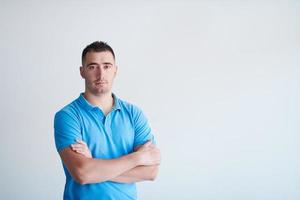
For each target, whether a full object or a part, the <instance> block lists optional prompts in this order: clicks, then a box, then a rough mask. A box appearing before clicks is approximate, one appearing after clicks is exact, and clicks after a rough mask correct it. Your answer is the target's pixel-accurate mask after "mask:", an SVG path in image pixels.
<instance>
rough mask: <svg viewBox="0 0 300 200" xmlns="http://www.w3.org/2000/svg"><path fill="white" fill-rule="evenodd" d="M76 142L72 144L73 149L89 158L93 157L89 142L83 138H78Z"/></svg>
mask: <svg viewBox="0 0 300 200" xmlns="http://www.w3.org/2000/svg"><path fill="white" fill-rule="evenodd" d="M76 142H77V143H76V144H72V145H71V149H72V150H73V151H75V152H76V153H79V154H82V155H84V156H85V157H87V158H92V154H91V151H90V150H89V148H88V146H87V144H86V143H85V142H84V141H82V140H76Z"/></svg>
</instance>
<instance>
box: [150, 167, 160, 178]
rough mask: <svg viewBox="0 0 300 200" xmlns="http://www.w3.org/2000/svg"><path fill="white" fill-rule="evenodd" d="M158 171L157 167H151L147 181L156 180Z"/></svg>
mask: <svg viewBox="0 0 300 200" xmlns="http://www.w3.org/2000/svg"><path fill="white" fill-rule="evenodd" d="M158 169H159V167H158V165H157V166H154V167H153V169H152V170H151V173H150V174H149V178H148V180H149V181H155V180H156V177H157V174H158Z"/></svg>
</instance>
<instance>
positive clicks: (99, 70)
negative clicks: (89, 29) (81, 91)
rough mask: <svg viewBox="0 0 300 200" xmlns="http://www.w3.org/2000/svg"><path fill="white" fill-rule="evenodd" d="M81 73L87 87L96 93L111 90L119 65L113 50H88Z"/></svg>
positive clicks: (89, 90)
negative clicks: (112, 52)
mask: <svg viewBox="0 0 300 200" xmlns="http://www.w3.org/2000/svg"><path fill="white" fill-rule="evenodd" d="M80 74H81V76H82V78H84V79H85V88H86V90H87V91H88V92H90V93H92V94H94V95H101V94H105V93H109V92H111V89H112V85H113V80H114V78H115V76H116V74H117V66H116V65H115V60H114V57H113V55H112V54H111V52H109V51H103V52H88V53H87V54H86V56H85V59H84V63H83V66H82V67H80Z"/></svg>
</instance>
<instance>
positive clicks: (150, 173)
mask: <svg viewBox="0 0 300 200" xmlns="http://www.w3.org/2000/svg"><path fill="white" fill-rule="evenodd" d="M76 142H77V143H75V144H72V145H71V149H72V150H73V151H74V152H76V153H78V154H81V155H83V156H85V157H87V158H92V154H91V152H90V150H89V148H88V146H87V144H86V143H85V142H84V141H82V140H77V141H76ZM154 148H155V145H154V144H152V143H151V141H148V142H146V143H145V144H144V145H140V146H138V147H137V148H136V149H135V151H145V150H147V149H154ZM158 166H159V164H157V165H153V166H140V167H136V168H135V169H133V170H129V171H127V172H125V173H123V174H122V175H120V176H119V177H116V178H113V179H112V180H111V181H115V182H122V183H132V182H139V181H144V180H154V178H155V177H156V175H157V173H158Z"/></svg>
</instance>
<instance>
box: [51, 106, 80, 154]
mask: <svg viewBox="0 0 300 200" xmlns="http://www.w3.org/2000/svg"><path fill="white" fill-rule="evenodd" d="M80 130H81V129H80V123H79V120H78V118H77V117H76V116H75V115H74V114H72V113H71V112H67V111H59V112H57V113H56V114H55V117H54V139H55V146H56V149H57V151H58V152H60V151H61V150H62V149H64V148H66V147H68V146H70V145H71V144H74V143H75V142H76V139H82V135H81V131H80Z"/></svg>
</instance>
